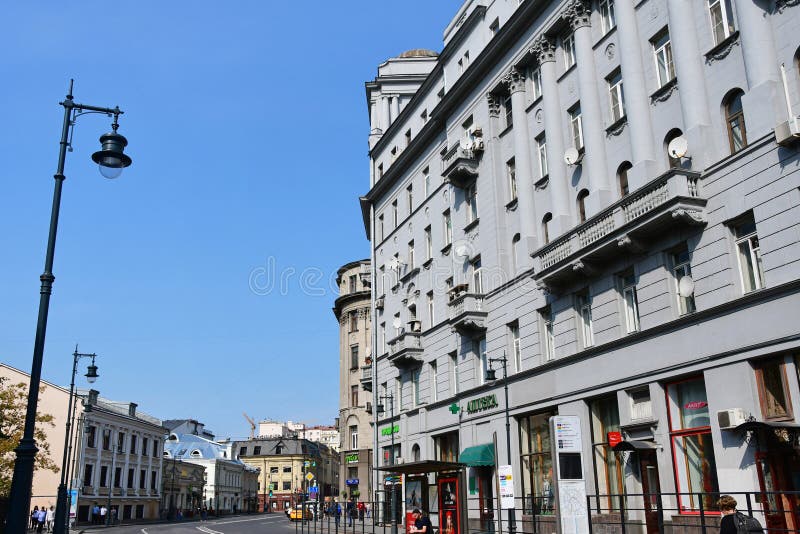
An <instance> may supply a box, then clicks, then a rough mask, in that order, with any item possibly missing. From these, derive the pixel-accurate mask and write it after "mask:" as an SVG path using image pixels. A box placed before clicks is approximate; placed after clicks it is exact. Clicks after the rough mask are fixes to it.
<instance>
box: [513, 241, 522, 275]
mask: <svg viewBox="0 0 800 534" xmlns="http://www.w3.org/2000/svg"><path fill="white" fill-rule="evenodd" d="M519 242H520V237H519V234H514V237H512V238H511V271H512V274H516V273H517V269H518V268H519V266H520V261H519V253H520V250H519Z"/></svg>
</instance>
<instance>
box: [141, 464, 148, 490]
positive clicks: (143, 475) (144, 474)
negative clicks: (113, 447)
mask: <svg viewBox="0 0 800 534" xmlns="http://www.w3.org/2000/svg"><path fill="white" fill-rule="evenodd" d="M146 484H147V471H145V470H144V469H140V470H139V489H144V488H145V485H146Z"/></svg>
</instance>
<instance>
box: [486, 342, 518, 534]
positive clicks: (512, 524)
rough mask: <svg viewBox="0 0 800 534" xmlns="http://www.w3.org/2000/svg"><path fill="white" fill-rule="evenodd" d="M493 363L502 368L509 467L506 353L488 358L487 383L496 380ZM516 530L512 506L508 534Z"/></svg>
mask: <svg viewBox="0 0 800 534" xmlns="http://www.w3.org/2000/svg"><path fill="white" fill-rule="evenodd" d="M494 362H500V364H501V365H502V366H503V389H504V390H505V397H506V409H505V412H506V452H507V453H508V465H511V422H510V420H509V415H508V359H507V358H506V352H505V351H503V357H502V358H489V368H488V369H486V381H487V382H494V381H495V380H497V378H496V376H495V370H494V369H492V364H493V363H494ZM516 528H517V521H516V513H515V510H514V507H513V506H512V507H511V508H509V509H508V533H509V534H514V531H515V530H516Z"/></svg>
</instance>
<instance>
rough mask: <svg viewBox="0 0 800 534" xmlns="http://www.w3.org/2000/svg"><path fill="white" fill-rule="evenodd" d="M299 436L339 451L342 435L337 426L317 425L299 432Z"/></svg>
mask: <svg viewBox="0 0 800 534" xmlns="http://www.w3.org/2000/svg"><path fill="white" fill-rule="evenodd" d="M297 437H299V438H303V439H307V440H308V441H316V442H317V443H322V444H323V445H325V446H326V447H328V448H329V449H331V450H333V451H336V452H339V448H340V445H341V437H340V435H339V429H338V428H337V427H335V426H328V425H315V426H310V427H307V428H305V429H303V430H301V431H299V432H298V433H297Z"/></svg>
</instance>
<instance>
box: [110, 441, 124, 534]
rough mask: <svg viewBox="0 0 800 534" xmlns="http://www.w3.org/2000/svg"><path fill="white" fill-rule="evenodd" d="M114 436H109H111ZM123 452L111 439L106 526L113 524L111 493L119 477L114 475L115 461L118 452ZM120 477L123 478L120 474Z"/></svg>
mask: <svg viewBox="0 0 800 534" xmlns="http://www.w3.org/2000/svg"><path fill="white" fill-rule="evenodd" d="M111 437H112V436H109V438H111ZM121 452H122V447H120V446H119V443H117V444H116V445H114V440H112V441H111V472H110V473H109V477H108V479H109V480H108V506H106V526H107V527H110V526H111V495H113V493H114V485H115V484H116V482H117V480H118V479H117V478H116V477H115V476H114V462H115V460H116V459H117V454H119V453H121ZM120 478H122V477H121V476H120Z"/></svg>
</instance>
